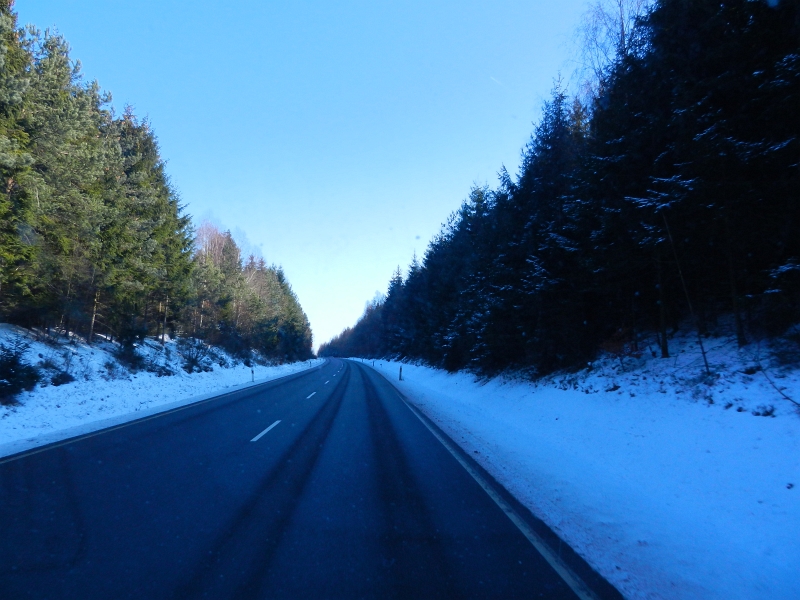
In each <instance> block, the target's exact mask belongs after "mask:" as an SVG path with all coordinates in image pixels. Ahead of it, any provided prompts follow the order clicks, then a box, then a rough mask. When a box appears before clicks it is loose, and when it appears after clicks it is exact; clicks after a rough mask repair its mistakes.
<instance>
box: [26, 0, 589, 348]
mask: <svg viewBox="0 0 800 600" xmlns="http://www.w3.org/2000/svg"><path fill="white" fill-rule="evenodd" d="M584 7H585V1H584V0H564V1H562V2H557V3H555V2H535V1H530V0H528V1H517V0H494V1H492V2H473V1H469V0H460V1H458V2H455V1H452V2H451V1H440V0H426V1H424V2H422V1H419V2H418V1H416V0H412V1H408V0H406V1H403V2H380V1H378V2H376V1H374V0H373V1H370V2H366V1H350V0H339V1H337V2H321V1H316V2H312V1H308V0H294V1H285V2H283V1H281V2H271V1H255V0H231V1H229V2H219V1H218V0H215V1H210V0H192V1H189V0H158V1H156V0H139V1H137V2H118V1H110V0H70V1H69V2H64V0H35V1H32V0H18V1H17V4H16V10H17V11H18V13H19V17H20V23H21V24H26V23H31V24H34V25H36V26H37V27H38V28H40V29H44V28H47V27H54V28H56V29H57V30H58V31H59V32H60V33H61V34H62V35H63V36H64V37H65V38H66V39H67V41H68V42H69V43H70V45H71V46H72V57H73V59H79V60H80V61H81V63H82V65H83V71H84V73H85V76H86V77H87V79H89V80H92V79H96V80H97V81H98V82H99V83H100V85H101V86H102V87H103V89H105V90H108V91H110V92H111V93H112V94H113V98H114V101H113V104H114V106H115V107H116V109H117V110H118V111H119V112H121V111H122V109H123V107H124V106H125V105H126V104H131V105H132V106H133V107H134V110H135V113H136V114H137V115H139V116H147V117H148V118H149V119H150V121H151V123H152V125H153V128H154V129H155V131H156V134H157V135H158V138H159V142H160V145H161V151H162V155H163V156H164V158H165V159H166V160H167V161H168V165H167V170H168V173H169V175H170V177H171V179H172V182H173V184H174V186H175V188H176V189H177V190H178V192H179V193H180V195H181V198H182V200H183V202H184V203H185V204H186V205H187V211H188V212H189V213H190V214H192V215H193V217H194V218H195V221H196V222H199V221H200V220H202V219H203V218H211V219H212V220H214V221H216V222H217V223H218V224H219V225H221V226H223V227H224V228H228V229H231V230H232V231H233V232H234V235H236V236H237V237H238V238H239V239H244V240H246V241H247V243H249V244H251V245H252V247H253V248H258V249H260V252H261V254H262V255H263V256H264V258H265V259H266V260H267V261H268V262H274V263H277V264H281V265H283V267H284V269H285V271H286V274H287V276H288V278H289V281H290V282H291V283H292V286H293V288H294V290H295V292H296V293H297V295H298V297H299V299H300V302H301V304H302V306H303V308H304V309H305V311H306V313H307V314H308V317H309V319H310V321H311V326H312V329H313V331H314V341H315V346H316V345H318V344H319V343H320V342H323V341H326V340H328V339H329V338H330V337H331V336H333V335H335V334H337V333H338V332H339V331H341V330H342V329H343V328H344V327H346V326H349V325H352V324H353V323H354V322H355V321H356V319H357V318H358V317H359V315H360V314H361V313H362V311H363V309H364V304H365V302H366V301H368V300H370V299H371V298H372V297H373V296H374V295H375V292H376V291H381V292H384V291H385V289H386V285H387V283H388V280H389V277H390V276H391V274H392V272H393V271H394V269H395V268H396V267H397V266H398V265H399V266H401V268H404V267H405V266H407V265H408V263H409V262H410V260H411V257H412V255H413V253H414V252H415V251H416V252H417V254H418V255H420V256H421V255H422V254H423V253H424V250H425V247H426V246H427V243H428V241H429V240H430V239H431V238H432V237H433V235H435V234H436V232H437V231H438V230H439V228H440V226H441V224H442V223H443V222H444V221H445V220H446V219H447V216H448V215H449V214H450V213H451V212H452V211H454V210H456V209H457V208H458V206H459V205H460V203H461V201H462V200H463V199H464V198H466V196H467V195H468V193H469V189H470V187H471V185H472V184H473V183H479V184H484V183H488V184H489V185H492V186H494V185H495V184H496V174H497V172H498V171H499V169H500V167H501V166H502V165H505V166H506V167H507V168H508V170H509V172H511V173H512V174H515V173H516V171H517V167H518V165H519V156H520V150H521V148H522V146H523V145H524V144H525V142H526V141H527V140H528V138H529V137H530V134H531V132H532V130H533V126H532V122H534V121H536V120H537V119H538V117H539V113H540V110H541V106H542V103H543V101H544V100H545V99H546V98H547V97H548V95H549V92H550V90H551V89H552V86H553V80H554V78H555V77H556V76H557V75H558V73H559V71H560V72H562V73H563V74H564V75H565V76H569V74H570V73H571V71H572V69H573V65H572V63H571V62H570V58H571V57H572V56H573V54H574V50H573V44H572V36H573V32H574V30H575V28H576V26H577V24H578V20H579V17H580V14H581V12H582V11H583V10H584Z"/></svg>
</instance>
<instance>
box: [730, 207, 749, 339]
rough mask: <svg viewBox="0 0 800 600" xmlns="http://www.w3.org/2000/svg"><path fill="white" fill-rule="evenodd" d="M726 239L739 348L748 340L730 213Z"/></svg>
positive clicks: (732, 303)
mask: <svg viewBox="0 0 800 600" xmlns="http://www.w3.org/2000/svg"><path fill="white" fill-rule="evenodd" d="M725 239H726V241H727V244H726V245H727V254H728V278H729V279H730V282H731V305H732V308H733V318H734V321H735V323H736V343H737V344H738V345H739V348H741V347H742V346H744V345H745V344H747V338H746V337H745V335H744V323H743V322H742V312H741V307H740V306H739V290H738V287H737V285H736V269H734V264H733V245H732V243H731V221H730V218H729V217H728V213H727V211H726V213H725Z"/></svg>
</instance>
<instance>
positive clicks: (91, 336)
mask: <svg viewBox="0 0 800 600" xmlns="http://www.w3.org/2000/svg"><path fill="white" fill-rule="evenodd" d="M99 299H100V290H97V291H96V292H95V293H94V305H93V306H92V322H91V324H90V325H89V345H90V346H91V345H92V340H93V339H94V323H95V321H96V320H97V301H98V300H99Z"/></svg>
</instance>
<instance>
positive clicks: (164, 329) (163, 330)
mask: <svg viewBox="0 0 800 600" xmlns="http://www.w3.org/2000/svg"><path fill="white" fill-rule="evenodd" d="M168 310H169V296H167V298H166V300H165V301H164V326H163V327H162V328H161V345H162V346H163V345H164V343H165V341H166V337H167V311H168Z"/></svg>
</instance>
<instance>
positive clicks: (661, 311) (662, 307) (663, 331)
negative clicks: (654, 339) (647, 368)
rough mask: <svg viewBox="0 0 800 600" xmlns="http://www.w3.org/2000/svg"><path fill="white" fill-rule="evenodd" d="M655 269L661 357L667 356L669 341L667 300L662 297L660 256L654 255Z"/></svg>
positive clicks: (662, 284)
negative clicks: (656, 274)
mask: <svg viewBox="0 0 800 600" xmlns="http://www.w3.org/2000/svg"><path fill="white" fill-rule="evenodd" d="M656 271H657V273H658V331H659V336H658V338H659V339H658V341H659V344H660V345H661V358H669V343H668V342H667V302H666V298H665V297H664V281H663V279H662V276H661V257H660V256H657V257H656Z"/></svg>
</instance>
